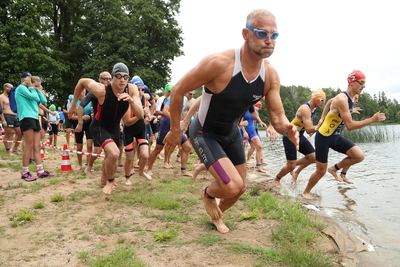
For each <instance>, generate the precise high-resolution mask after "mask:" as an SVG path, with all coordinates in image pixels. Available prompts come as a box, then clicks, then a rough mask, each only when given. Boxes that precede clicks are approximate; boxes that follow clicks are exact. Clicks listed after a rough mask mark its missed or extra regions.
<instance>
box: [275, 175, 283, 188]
mask: <svg viewBox="0 0 400 267" xmlns="http://www.w3.org/2000/svg"><path fill="white" fill-rule="evenodd" d="M281 179H282V178H279V177H278V176H276V177H275V178H274V185H275V186H276V187H277V188H282V184H281Z"/></svg>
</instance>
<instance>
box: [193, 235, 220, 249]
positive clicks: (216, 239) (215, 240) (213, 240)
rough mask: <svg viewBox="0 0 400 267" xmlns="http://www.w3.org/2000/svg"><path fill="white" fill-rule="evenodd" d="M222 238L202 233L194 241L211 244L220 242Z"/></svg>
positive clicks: (206, 244) (205, 244)
mask: <svg viewBox="0 0 400 267" xmlns="http://www.w3.org/2000/svg"><path fill="white" fill-rule="evenodd" d="M223 240H224V238H222V237H221V236H220V235H213V234H202V235H201V236H200V237H199V239H197V240H196V241H195V242H196V243H198V244H202V245H204V246H212V245H214V244H221V243H222V241H223Z"/></svg>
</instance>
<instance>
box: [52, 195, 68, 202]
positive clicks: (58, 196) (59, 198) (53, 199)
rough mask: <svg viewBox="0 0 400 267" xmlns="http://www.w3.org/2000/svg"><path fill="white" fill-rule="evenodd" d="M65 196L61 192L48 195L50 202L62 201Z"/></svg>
mask: <svg viewBox="0 0 400 267" xmlns="http://www.w3.org/2000/svg"><path fill="white" fill-rule="evenodd" d="M64 199H65V197H64V196H63V195H62V194H55V195H53V196H50V201H51V202H61V201H64Z"/></svg>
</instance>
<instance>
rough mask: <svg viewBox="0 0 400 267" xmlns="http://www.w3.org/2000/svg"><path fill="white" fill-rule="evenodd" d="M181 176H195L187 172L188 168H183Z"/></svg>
mask: <svg viewBox="0 0 400 267" xmlns="http://www.w3.org/2000/svg"><path fill="white" fill-rule="evenodd" d="M181 176H186V177H193V175H191V174H190V173H188V172H187V170H181Z"/></svg>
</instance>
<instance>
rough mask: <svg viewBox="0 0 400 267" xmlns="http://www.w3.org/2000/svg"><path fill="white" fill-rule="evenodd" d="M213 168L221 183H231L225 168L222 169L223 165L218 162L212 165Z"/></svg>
mask: <svg viewBox="0 0 400 267" xmlns="http://www.w3.org/2000/svg"><path fill="white" fill-rule="evenodd" d="M211 166H212V167H213V169H214V170H215V172H216V173H217V174H218V176H219V178H221V181H222V182H223V183H224V184H229V183H230V182H231V178H229V176H228V174H227V173H226V172H225V171H224V168H222V166H221V164H220V163H219V162H218V161H216V162H214V163H213V164H211Z"/></svg>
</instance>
